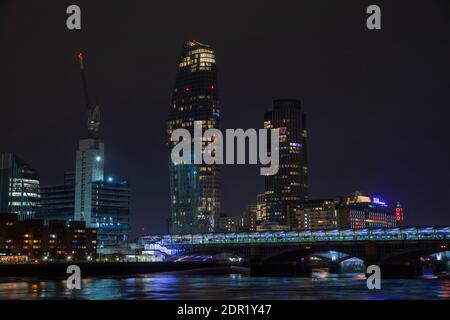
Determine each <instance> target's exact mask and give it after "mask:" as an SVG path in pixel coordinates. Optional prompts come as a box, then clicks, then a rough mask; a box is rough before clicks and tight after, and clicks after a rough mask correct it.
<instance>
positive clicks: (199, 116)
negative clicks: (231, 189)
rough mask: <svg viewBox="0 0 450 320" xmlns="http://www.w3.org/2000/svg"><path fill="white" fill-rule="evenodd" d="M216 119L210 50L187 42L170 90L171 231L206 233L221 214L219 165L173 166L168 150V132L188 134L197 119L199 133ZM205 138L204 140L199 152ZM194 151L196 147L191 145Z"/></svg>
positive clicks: (214, 75) (216, 123)
mask: <svg viewBox="0 0 450 320" xmlns="http://www.w3.org/2000/svg"><path fill="white" fill-rule="evenodd" d="M219 118H220V107H219V93H218V86H217V70H216V58H215V54H214V50H213V49H212V48H211V47H210V46H208V45H206V44H202V43H200V42H197V41H195V40H193V41H188V42H187V43H186V44H185V45H184V47H183V49H182V52H181V59H180V62H179V65H178V71H177V75H176V79H175V86H174V88H173V92H172V103H171V106H170V110H169V116H168V121H167V135H168V137H167V141H168V142H167V143H168V147H169V148H168V151H169V176H170V200H171V209H172V212H171V217H170V224H169V227H170V232H171V233H173V234H183V233H206V232H213V231H215V230H216V229H217V223H218V219H219V214H220V171H219V167H218V166H217V165H206V164H194V161H193V160H194V157H193V153H194V152H192V161H191V163H192V164H176V163H175V164H174V163H173V162H172V160H171V151H172V148H173V147H174V146H175V144H176V142H172V141H171V140H170V138H171V135H172V132H173V131H174V130H176V129H179V128H184V129H186V130H188V131H189V132H190V133H191V137H192V145H193V137H194V122H195V121H201V127H202V131H204V130H207V129H212V128H215V129H218V128H219ZM206 142H207V141H203V140H202V151H203V149H204V147H205V144H206ZM192 150H194V149H193V148H192Z"/></svg>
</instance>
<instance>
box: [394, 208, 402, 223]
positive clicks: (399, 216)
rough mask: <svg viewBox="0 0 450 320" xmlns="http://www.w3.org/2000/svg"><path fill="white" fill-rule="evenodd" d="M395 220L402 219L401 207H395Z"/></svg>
mask: <svg viewBox="0 0 450 320" xmlns="http://www.w3.org/2000/svg"><path fill="white" fill-rule="evenodd" d="M395 220H397V221H403V209H402V208H400V207H397V208H395Z"/></svg>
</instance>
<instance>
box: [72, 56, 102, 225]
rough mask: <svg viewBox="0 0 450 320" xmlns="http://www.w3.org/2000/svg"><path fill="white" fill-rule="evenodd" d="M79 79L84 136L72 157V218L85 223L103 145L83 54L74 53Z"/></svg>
mask: <svg viewBox="0 0 450 320" xmlns="http://www.w3.org/2000/svg"><path fill="white" fill-rule="evenodd" d="M77 57H78V61H79V63H80V71H81V80H82V85H83V91H84V98H85V104H86V109H87V112H88V122H87V137H86V138H83V139H80V141H79V144H78V150H77V157H76V169H75V220H79V221H85V222H86V226H87V227H90V226H91V223H92V206H93V203H92V183H93V182H97V181H103V178H104V177H103V175H104V167H103V164H104V149H105V146H104V144H103V142H102V141H101V140H100V107H99V106H95V107H92V106H91V104H90V100H89V94H88V88H87V83H86V76H85V71H84V56H83V54H82V53H81V52H80V53H79V54H78V56H77Z"/></svg>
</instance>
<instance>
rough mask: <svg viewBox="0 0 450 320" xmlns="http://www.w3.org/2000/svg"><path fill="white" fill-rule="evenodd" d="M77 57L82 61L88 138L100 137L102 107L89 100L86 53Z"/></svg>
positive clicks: (81, 70)
mask: <svg viewBox="0 0 450 320" xmlns="http://www.w3.org/2000/svg"><path fill="white" fill-rule="evenodd" d="M77 59H78V62H79V63H80V72H81V82H82V85H83V93H84V101H85V104H86V109H87V111H88V126H87V128H88V138H89V139H98V138H99V133H100V107H99V106H98V105H95V106H94V107H92V106H91V104H90V100H89V90H88V87H87V81H86V74H85V69H84V54H83V53H82V52H78V53H77Z"/></svg>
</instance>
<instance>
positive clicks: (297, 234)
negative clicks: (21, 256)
mask: <svg viewBox="0 0 450 320" xmlns="http://www.w3.org/2000/svg"><path fill="white" fill-rule="evenodd" d="M447 239H450V227H410V228H377V229H345V230H339V229H333V230H315V231H311V230H306V231H279V232H242V233H207V234H186V235H162V236H147V237H145V238H144V240H145V241H146V242H148V243H159V244H161V245H165V246H176V245H201V244H246V243H247V244H251V243H255V244H256V243H314V242H324V241H325V242H326V241H368V240H372V241H395V240H397V241H398V240H447Z"/></svg>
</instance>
